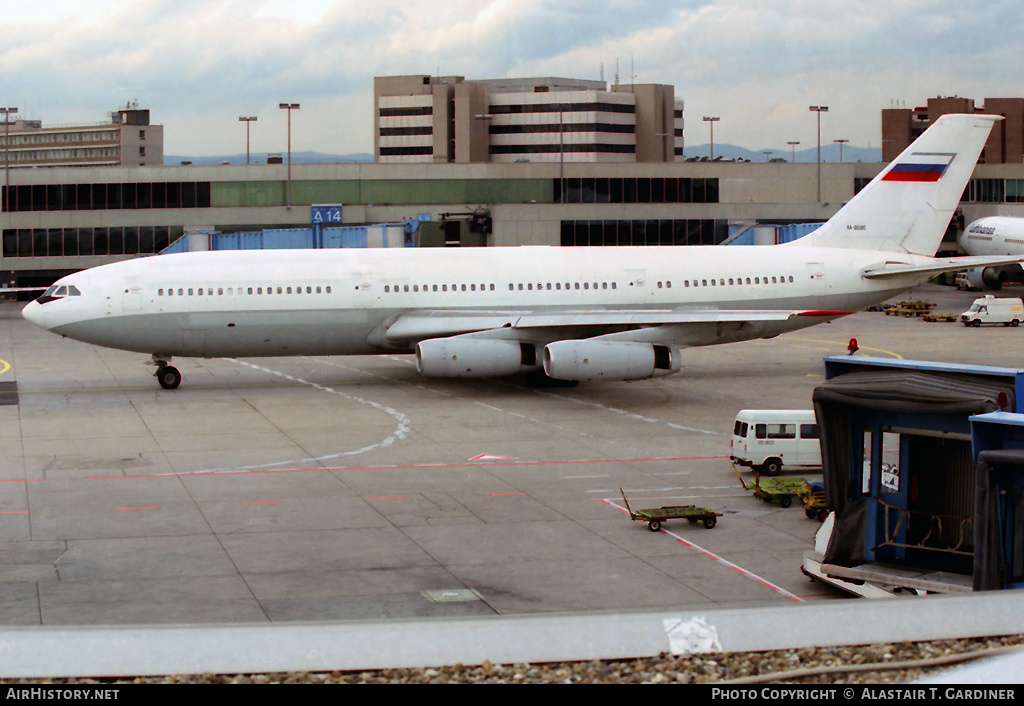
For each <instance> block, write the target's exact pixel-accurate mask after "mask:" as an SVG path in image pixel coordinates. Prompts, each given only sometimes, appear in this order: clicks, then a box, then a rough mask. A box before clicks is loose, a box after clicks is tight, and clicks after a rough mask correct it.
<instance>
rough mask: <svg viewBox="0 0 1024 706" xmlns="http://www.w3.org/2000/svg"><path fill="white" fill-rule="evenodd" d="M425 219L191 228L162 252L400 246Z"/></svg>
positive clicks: (405, 244) (410, 240)
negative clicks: (227, 230) (222, 229)
mask: <svg viewBox="0 0 1024 706" xmlns="http://www.w3.org/2000/svg"><path fill="white" fill-rule="evenodd" d="M422 220H424V219H422V218H421V219H417V220H412V219H410V220H407V221H403V222H401V223H377V224H373V225H358V226H323V227H320V228H317V227H307V228H267V229H264V230H256V231H243V232H237V233H219V232H215V231H193V232H190V233H186V234H185V235H184V236H182V237H181V238H179V239H178V240H176V241H174V242H173V243H171V244H170V245H169V246H168V247H167V248H166V249H164V251H163V252H162V253H161V254H170V253H182V252H190V251H197V250H302V249H311V248H403V247H409V246H412V245H415V244H416V238H417V234H418V228H419V224H420V223H421V222H422Z"/></svg>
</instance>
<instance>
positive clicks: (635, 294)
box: [626, 270, 648, 304]
mask: <svg viewBox="0 0 1024 706" xmlns="http://www.w3.org/2000/svg"><path fill="white" fill-rule="evenodd" d="M626 287H628V288H629V300H630V302H631V303H633V304H643V303H644V302H645V301H646V300H647V291H648V289H647V270H626Z"/></svg>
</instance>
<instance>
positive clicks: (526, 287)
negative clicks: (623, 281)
mask: <svg viewBox="0 0 1024 706" xmlns="http://www.w3.org/2000/svg"><path fill="white" fill-rule="evenodd" d="M591 289H594V290H597V289H618V285H617V284H616V283H615V282H565V283H562V282H536V283H534V282H519V283H513V282H510V283H509V285H508V291H510V292H514V291H516V290H519V291H521V292H522V291H528V292H533V291H538V292H540V291H562V290H565V291H572V290H591ZM384 291H385V292H388V293H391V292H394V293H398V292H477V291H479V292H493V291H495V287H494V285H493V284H480V285H477V284H452V285H447V284H423V285H419V284H401V285H399V284H394V285H390V284H385V285H384Z"/></svg>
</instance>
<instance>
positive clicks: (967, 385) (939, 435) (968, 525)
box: [805, 356, 1024, 595]
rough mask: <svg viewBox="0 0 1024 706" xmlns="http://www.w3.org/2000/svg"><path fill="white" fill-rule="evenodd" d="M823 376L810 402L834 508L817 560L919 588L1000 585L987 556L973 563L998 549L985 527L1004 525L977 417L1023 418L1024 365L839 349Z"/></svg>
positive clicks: (882, 583)
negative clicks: (985, 467) (987, 574)
mask: <svg viewBox="0 0 1024 706" xmlns="http://www.w3.org/2000/svg"><path fill="white" fill-rule="evenodd" d="M825 378H826V381H825V383H823V384H822V385H820V386H819V387H818V388H816V389H815V391H814V394H813V401H814V409H815V414H816V416H817V419H818V424H819V426H820V428H821V434H822V436H821V447H822V466H823V474H824V480H825V488H826V495H827V498H828V506H829V508H830V509H832V510H833V511H834V517H833V518H832V519H831V521H830V524H832V534H831V537H830V538H829V540H828V544H827V548H825V550H824V551H823V552H822V556H819V557H817V560H818V561H820V572H821V574H824V576H825V577H826V580H828V578H829V577H831V578H833V579H837V580H838V581H837V584H836V585H840V587H848V586H853V585H860V584H864V583H865V582H867V584H869V585H874V586H877V587H884V588H885V589H887V590H889V591H892V590H893V589H907V590H909V591H911V592H918V593H921V592H969V591H972V590H975V589H976V588H979V587H984V588H998V587H1001V586H999V585H998V584H999V580H998V579H990V580H987V581H984V582H981V583H979V580H978V578H977V572H978V571H989V570H990V569H991V567H990V565H991V562H992V559H984V558H982V559H979V558H978V556H981V557H987V556H988V555H989V554H991V553H992V551H991V550H988V549H986V547H987V546H989V544H990V543H991V542H990V541H987V540H985V539H984V538H983V537H981V536H980V534H979V533H981V532H990V531H996V532H999V533H1002V534H1001V536H1005V535H1006V532H1007V530H1006V528H1005V527H1004V526H1003V524H1000V521H999V519H998V518H997V517H995V516H993V514H992V512H993V510H992V507H993V506H992V501H991V498H990V497H989V496H990V494H991V493H992V492H994V488H995V486H994V485H993V481H991V480H989V481H985V482H984V483H983V482H982V479H981V477H980V476H976V450H975V448H974V445H973V442H972V417H974V416H978V415H990V414H992V413H997V414H998V413H1002V414H1004V415H1005V414H1012V415H1013V416H1014V417H1017V416H1018V415H1016V414H1015V412H1016V410H1017V400H1018V399H1020V396H1021V395H1022V394H1024V370H1022V369H1014V368H994V367H983V366H970V365H955V364H947V363H932V362H922V361H908V360H892V359H882V358H868V357H860V356H844V357H831V358H826V359H825ZM992 443H994V442H992ZM990 445H991V444H990ZM1021 445H1022V446H1024V443H1022V444H1021ZM1022 454H1024V452H1022ZM1021 462H1022V463H1024V458H1022V459H1021ZM1001 468H1002V465H1000V469H1001ZM1016 468H1017V471H1016V472H1017V474H1018V475H1016V476H1013V478H1016V479H1017V480H1020V478H1021V475H1020V469H1021V468H1022V466H1017V467H1016ZM1003 477H1004V476H999V478H1003ZM1004 482H1010V481H1004ZM1013 482H1017V481H1013ZM1015 487H1016V486H1015ZM982 500H984V502H985V503H986V505H985V507H984V508H981V506H980V505H978V506H977V507H976V504H977V503H980V502H982ZM997 500H998V498H997ZM999 502H1002V501H999ZM996 504H998V502H996ZM992 523H995V526H996V527H997V529H996V530H992ZM1022 527H1024V511H1022ZM1018 544H1019V542H1018ZM1000 546H1002V545H1000ZM979 551H980V552H981V553H980V554H977V555H976V552H979ZM1018 551H1019V550H1018ZM808 556H809V555H808ZM1000 566H1001V564H1000ZM986 567H989V568H986ZM806 568H807V561H806V560H805V569H806ZM1022 568H1024V567H1022ZM844 582H845V583H846V584H847V585H846V586H843V585H842V584H843V583H844ZM862 595H864V594H862Z"/></svg>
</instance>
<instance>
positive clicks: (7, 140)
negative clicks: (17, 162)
mask: <svg viewBox="0 0 1024 706" xmlns="http://www.w3.org/2000/svg"><path fill="white" fill-rule="evenodd" d="M17 112H18V109H17V108H0V113H3V114H4V196H5V197H8V196H10V193H9V192H10V190H11V113H17Z"/></svg>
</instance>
